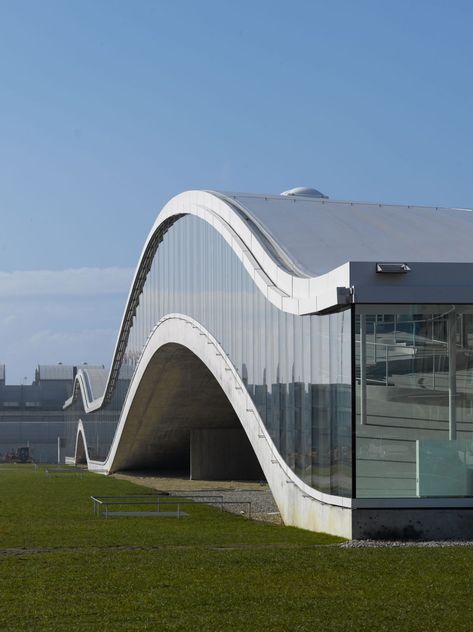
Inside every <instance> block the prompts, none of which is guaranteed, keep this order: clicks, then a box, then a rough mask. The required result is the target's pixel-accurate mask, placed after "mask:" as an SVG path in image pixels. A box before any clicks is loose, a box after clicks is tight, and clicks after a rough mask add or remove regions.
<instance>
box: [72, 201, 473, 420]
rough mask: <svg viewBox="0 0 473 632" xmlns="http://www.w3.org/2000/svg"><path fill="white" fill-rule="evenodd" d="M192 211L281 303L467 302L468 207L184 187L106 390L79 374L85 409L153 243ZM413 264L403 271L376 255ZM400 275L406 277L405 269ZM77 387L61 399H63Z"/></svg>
mask: <svg viewBox="0 0 473 632" xmlns="http://www.w3.org/2000/svg"><path fill="white" fill-rule="evenodd" d="M187 214H193V215H195V216H197V217H200V218H201V219H203V220H204V221H207V222H208V223H210V224H211V225H212V226H213V228H214V229H215V230H217V231H218V232H219V233H220V234H221V235H222V236H223V237H224V239H225V240H226V241H227V242H228V243H229V244H230V245H231V247H232V248H233V250H234V251H235V253H236V254H237V255H238V257H239V258H240V260H241V261H242V263H243V265H244V266H245V268H246V269H247V271H248V272H249V274H250V276H251V277H252V278H253V280H254V282H255V284H256V285H257V286H258V288H259V289H260V291H261V292H262V293H263V294H264V295H265V296H266V298H267V299H268V300H269V301H270V302H272V303H273V304H275V305H276V306H277V307H278V308H279V309H281V310H282V311H286V312H289V313H294V314H308V313H318V312H325V311H328V310H335V309H338V308H340V307H345V306H346V305H347V304H349V303H355V302H364V303H442V302H443V303H445V302H464V303H468V302H470V303H473V248H472V247H471V244H472V243H473V212H472V211H470V210H467V209H447V208H440V207H419V206H394V205H385V204H372V203H358V202H356V203H355V202H343V201H335V200H330V199H327V198H321V197H307V196H306V195H263V194H248V193H228V192H227V193H223V192H217V191H187V192H184V193H181V194H179V195H177V196H175V197H174V198H172V199H171V200H170V201H169V202H168V203H167V204H166V205H165V206H164V208H163V209H162V210H161V212H160V213H159V215H158V217H157V219H156V221H155V223H154V225H153V227H152V229H151V231H150V233H149V235H148V237H147V239H146V242H145V245H144V248H143V251H142V254H141V257H140V261H139V264H138V266H137V268H136V272H135V276H134V279H133V283H132V287H131V289H130V293H129V296H128V300H127V305H126V308H125V312H124V316H123V320H122V324H121V327H120V333H119V336H118V340H117V344H116V348H115V352H114V357H113V362H112V365H111V369H110V373H109V374H108V379H107V380H106V383H105V384H104V387H103V391H102V394H99V391H100V390H101V389H100V388H97V386H95V387H94V388H93V389H92V388H91V386H90V384H91V381H92V379H94V380H95V379H100V381H101V382H103V381H104V377H103V375H104V374H102V375H101V376H100V378H98V377H97V376H94V377H93V376H89V375H88V374H87V371H86V370H85V371H82V372H81V373H80V374H78V376H77V378H76V382H75V389H74V392H75V394H77V392H78V388H79V384H80V383H82V389H81V391H82V396H83V398H84V405H85V410H86V411H87V412H90V411H91V410H97V408H100V407H101V406H102V404H103V403H104V401H108V398H109V397H110V395H111V392H112V390H113V387H114V385H115V383H116V380H117V379H118V372H119V368H120V363H121V359H122V356H123V352H124V350H125V347H126V343H127V339H128V334H129V331H130V327H131V323H132V319H133V316H134V313H135V310H136V306H137V304H138V302H139V297H140V294H141V291H142V288H143V284H144V282H145V280H146V275H147V273H148V271H149V269H150V266H151V263H152V260H153V257H154V254H155V252H156V249H157V248H158V247H159V243H160V242H161V241H162V239H163V235H164V233H165V232H166V231H167V230H168V229H169V227H170V226H171V225H172V224H173V223H174V222H176V221H178V220H179V218H181V217H183V216H184V215H187ZM389 261H391V262H400V261H403V262H406V263H409V264H413V263H414V264H415V265H414V266H413V269H412V271H411V272H410V273H409V274H406V275H404V274H403V275H380V274H376V266H375V265H374V264H375V263H378V262H389ZM401 277H402V278H401ZM74 397H75V395H73V397H72V398H71V399H70V400H68V401H67V402H66V406H67V405H69V404H70V403H71V402H72V400H73V398H74Z"/></svg>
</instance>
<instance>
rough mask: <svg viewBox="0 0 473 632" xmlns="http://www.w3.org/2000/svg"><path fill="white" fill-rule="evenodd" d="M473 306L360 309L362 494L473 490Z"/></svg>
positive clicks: (359, 456) (466, 493)
mask: <svg viewBox="0 0 473 632" xmlns="http://www.w3.org/2000/svg"><path fill="white" fill-rule="evenodd" d="M472 317H473V307H472V306H469V305H395V306H388V305H370V306H359V307H357V308H356V318H355V330H356V340H355V357H356V402H357V403H356V471H357V481H356V488H357V496H358V497H368V498H373V497H422V496H426V497H428V496H471V495H472V493H473V444H472V441H473V353H472V351H471V345H472V343H473V336H472V324H473V318H472Z"/></svg>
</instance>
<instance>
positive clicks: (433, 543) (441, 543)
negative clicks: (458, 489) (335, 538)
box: [340, 540, 473, 549]
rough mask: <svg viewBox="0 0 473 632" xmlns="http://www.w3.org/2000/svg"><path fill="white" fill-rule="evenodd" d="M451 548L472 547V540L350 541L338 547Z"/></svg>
mask: <svg viewBox="0 0 473 632" xmlns="http://www.w3.org/2000/svg"><path fill="white" fill-rule="evenodd" d="M453 546H473V541H472V540H428V541H425V542H424V541H415V540H350V541H349V542H343V544H340V547H341V548H343V549H380V548H388V549H396V548H397V549H399V548H406V547H417V548H426V549H429V548H435V547H453Z"/></svg>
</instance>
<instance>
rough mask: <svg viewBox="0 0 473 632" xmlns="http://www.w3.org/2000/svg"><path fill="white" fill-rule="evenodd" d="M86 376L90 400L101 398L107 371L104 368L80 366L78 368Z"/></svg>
mask: <svg viewBox="0 0 473 632" xmlns="http://www.w3.org/2000/svg"><path fill="white" fill-rule="evenodd" d="M79 368H81V369H82V370H83V372H84V373H85V374H86V375H87V381H88V383H89V388H90V391H91V392H90V396H91V399H97V397H101V396H102V395H103V393H104V391H105V386H106V384H107V378H108V369H105V368H104V367H92V366H90V367H89V366H81V367H79Z"/></svg>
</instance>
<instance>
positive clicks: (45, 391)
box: [0, 363, 105, 463]
mask: <svg viewBox="0 0 473 632" xmlns="http://www.w3.org/2000/svg"><path fill="white" fill-rule="evenodd" d="M91 370H92V371H93V370H94V369H93V368H92V367H91ZM102 370H103V371H105V370H104V369H102ZM76 373H77V366H71V365H65V364H62V363H59V364H54V365H45V364H40V365H38V366H37V367H36V370H35V378H34V381H33V382H32V383H31V384H7V383H6V379H5V378H6V370H5V365H4V364H2V365H0V455H1V456H0V459H1V458H2V457H5V455H6V454H8V453H10V454H11V452H16V451H17V450H18V448H22V447H29V448H30V452H31V455H32V457H33V459H34V460H35V461H36V462H38V463H55V462H57V460H58V458H59V460H60V461H61V462H63V461H64V448H65V445H66V439H67V437H68V435H71V433H74V432H75V428H76V426H77V423H75V424H74V425H73V427H72V428H70V429H69V431H68V429H67V420H66V418H65V413H64V410H63V406H64V401H65V399H67V398H69V397H70V396H71V394H72V389H73V385H74V377H75V375H76Z"/></svg>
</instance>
